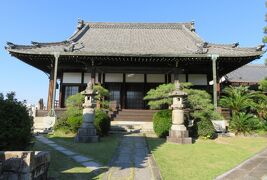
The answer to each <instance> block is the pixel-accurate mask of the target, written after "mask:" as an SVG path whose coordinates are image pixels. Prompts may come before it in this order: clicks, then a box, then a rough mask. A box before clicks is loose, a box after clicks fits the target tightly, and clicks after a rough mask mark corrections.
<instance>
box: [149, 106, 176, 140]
mask: <svg viewBox="0 0 267 180" xmlns="http://www.w3.org/2000/svg"><path fill="white" fill-rule="evenodd" d="M171 116H172V112H171V110H160V111H158V112H156V113H155V114H154V116H153V129H154V131H155V133H156V134H157V136H158V137H166V136H167V135H168V134H169V130H170V128H171V124H172V120H171Z"/></svg>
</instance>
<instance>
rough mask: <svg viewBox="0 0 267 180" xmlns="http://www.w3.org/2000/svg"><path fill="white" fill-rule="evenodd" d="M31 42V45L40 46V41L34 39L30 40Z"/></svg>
mask: <svg viewBox="0 0 267 180" xmlns="http://www.w3.org/2000/svg"><path fill="white" fill-rule="evenodd" d="M31 44H32V45H33V46H36V47H41V45H40V43H38V42H35V41H31Z"/></svg>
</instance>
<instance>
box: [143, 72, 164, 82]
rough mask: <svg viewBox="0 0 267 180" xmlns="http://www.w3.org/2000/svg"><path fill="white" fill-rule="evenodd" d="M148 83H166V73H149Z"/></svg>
mask: <svg viewBox="0 0 267 180" xmlns="http://www.w3.org/2000/svg"><path fill="white" fill-rule="evenodd" d="M146 78H147V82H148V83H165V74H147V77H146Z"/></svg>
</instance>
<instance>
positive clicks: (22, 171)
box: [0, 151, 51, 180]
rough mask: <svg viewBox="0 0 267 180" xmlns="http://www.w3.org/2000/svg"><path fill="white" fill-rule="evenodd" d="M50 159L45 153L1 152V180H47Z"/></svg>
mask: <svg viewBox="0 0 267 180" xmlns="http://www.w3.org/2000/svg"><path fill="white" fill-rule="evenodd" d="M50 159H51V158H50V154H49V153H48V152H43V151H0V180H6V179H8V180H45V179H47V172H48V167H49V163H50Z"/></svg>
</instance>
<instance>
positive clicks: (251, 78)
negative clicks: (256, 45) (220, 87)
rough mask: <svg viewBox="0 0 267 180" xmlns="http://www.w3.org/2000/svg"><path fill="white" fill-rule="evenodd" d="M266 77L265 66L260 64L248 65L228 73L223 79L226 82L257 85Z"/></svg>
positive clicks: (266, 70)
mask: <svg viewBox="0 0 267 180" xmlns="http://www.w3.org/2000/svg"><path fill="white" fill-rule="evenodd" d="M265 77H267V66H265V65H263V64H262V65H261V64H248V65H245V66H242V67H240V68H238V69H236V70H235V71H232V72H230V73H228V74H227V75H226V76H225V78H226V80H227V81H228V82H232V83H234V82H241V83H242V82H247V83H258V82H259V81H260V80H262V79H264V78H265Z"/></svg>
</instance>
